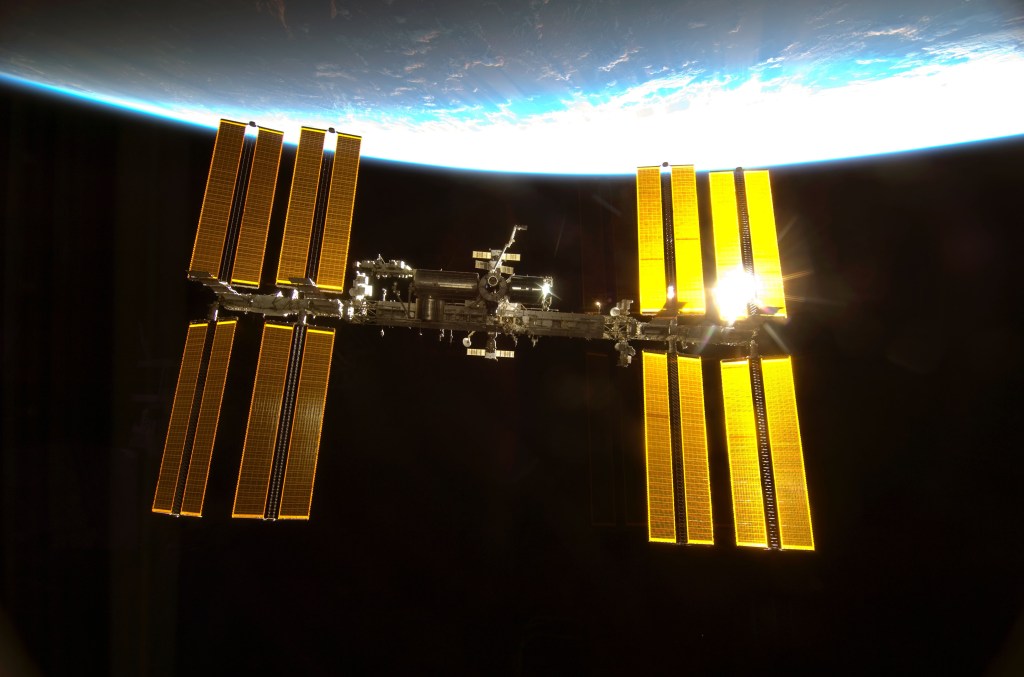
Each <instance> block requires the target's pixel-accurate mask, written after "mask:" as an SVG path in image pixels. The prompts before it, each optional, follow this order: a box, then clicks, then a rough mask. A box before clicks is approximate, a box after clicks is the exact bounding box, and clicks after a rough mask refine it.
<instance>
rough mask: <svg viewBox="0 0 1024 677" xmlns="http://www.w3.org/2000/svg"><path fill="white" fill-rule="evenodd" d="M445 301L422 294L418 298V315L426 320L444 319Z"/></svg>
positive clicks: (436, 320)
mask: <svg viewBox="0 0 1024 677" xmlns="http://www.w3.org/2000/svg"><path fill="white" fill-rule="evenodd" d="M444 303H445V302H444V301H442V300H441V299H435V298H431V297H429V296H420V297H418V298H417V299H416V317H418V318H419V319H421V320H423V321H424V322H440V321H441V320H443V319H444Z"/></svg>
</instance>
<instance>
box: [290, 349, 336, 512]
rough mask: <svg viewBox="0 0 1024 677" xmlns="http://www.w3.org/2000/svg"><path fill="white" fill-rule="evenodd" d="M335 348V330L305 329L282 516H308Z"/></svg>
mask: <svg viewBox="0 0 1024 677" xmlns="http://www.w3.org/2000/svg"><path fill="white" fill-rule="evenodd" d="M333 349H334V330H333V329H332V330H323V329H307V330H306V344H305V347H304V348H303V352H302V371H301V372H300V373H299V387H298V390H297V391H296V394H295V417H294V419H293V420H292V431H291V439H290V440H289V443H288V462H287V465H286V466H285V471H284V486H283V487H282V489H281V506H280V510H279V512H278V517H279V518H280V519H309V508H310V504H311V503H312V501H313V480H314V478H315V477H316V461H317V452H318V451H319V449H320V430H321V426H322V425H323V421H324V406H325V404H326V401H327V382H328V379H329V378H330V374H331V352H332V350H333Z"/></svg>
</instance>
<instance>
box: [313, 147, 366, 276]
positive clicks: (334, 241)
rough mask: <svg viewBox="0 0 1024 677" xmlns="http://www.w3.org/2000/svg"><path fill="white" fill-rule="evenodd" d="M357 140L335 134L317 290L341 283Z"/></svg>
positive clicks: (353, 192)
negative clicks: (335, 142) (336, 138)
mask: <svg viewBox="0 0 1024 677" xmlns="http://www.w3.org/2000/svg"><path fill="white" fill-rule="evenodd" d="M361 142H362V140H361V139H360V138H359V137H358V136H352V135H350V134H338V142H337V145H336V147H335V151H334V165H333V167H332V168H331V192H330V194H329V195H328V198H327V214H326V217H325V220H324V235H323V241H322V244H321V248H320V268H319V270H318V271H317V278H316V284H317V286H318V287H320V288H321V289H327V290H331V291H339V292H340V291H342V289H343V288H344V285H345V264H346V262H347V261H348V243H349V236H350V235H351V233H352V210H353V208H354V206H355V199H356V180H357V178H358V176H359V146H360V144H361Z"/></svg>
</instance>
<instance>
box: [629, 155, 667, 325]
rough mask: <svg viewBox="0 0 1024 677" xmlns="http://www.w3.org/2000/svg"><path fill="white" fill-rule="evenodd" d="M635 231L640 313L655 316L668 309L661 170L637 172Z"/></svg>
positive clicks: (650, 169)
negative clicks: (666, 306)
mask: <svg viewBox="0 0 1024 677" xmlns="http://www.w3.org/2000/svg"><path fill="white" fill-rule="evenodd" d="M636 228H637V240H638V249H637V255H638V256H639V259H640V261H639V270H640V312H641V313H642V314H645V315H653V314H655V313H657V312H659V311H660V310H661V309H662V308H664V307H665V301H666V300H667V299H668V289H667V287H666V286H665V227H664V224H663V222H662V209H661V169H660V168H659V167H638V168H637V170H636Z"/></svg>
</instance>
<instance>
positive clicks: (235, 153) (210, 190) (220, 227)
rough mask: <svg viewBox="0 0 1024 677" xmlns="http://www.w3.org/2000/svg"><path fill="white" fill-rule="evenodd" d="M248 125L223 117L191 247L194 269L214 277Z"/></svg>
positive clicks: (192, 270)
mask: <svg viewBox="0 0 1024 677" xmlns="http://www.w3.org/2000/svg"><path fill="white" fill-rule="evenodd" d="M245 128H246V125H244V124H242V123H240V122H233V121H231V120H221V121H220V128H219V129H218V131H217V140H216V142H215V144H214V147H213V159H212V161H211V162H210V173H209V175H208V176H207V178H206V193H205V195H204V196H203V210H202V212H200V215H199V227H198V228H197V230H196V240H195V245H194V246H193V248H192V261H191V262H190V264H189V272H191V273H205V274H208V275H210V276H212V277H218V276H219V275H220V267H221V256H222V254H223V253H224V242H225V239H226V237H227V232H228V222H229V221H230V219H231V207H232V201H233V198H234V195H235V178H236V176H237V174H238V166H239V162H240V160H241V157H242V144H243V143H244V141H245Z"/></svg>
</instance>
